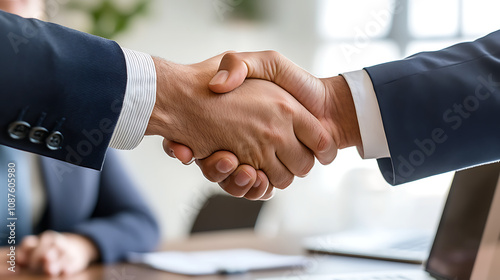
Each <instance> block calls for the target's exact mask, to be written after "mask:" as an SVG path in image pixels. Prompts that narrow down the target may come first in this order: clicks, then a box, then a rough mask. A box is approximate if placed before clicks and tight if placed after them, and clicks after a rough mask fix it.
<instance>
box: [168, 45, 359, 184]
mask: <svg viewBox="0 0 500 280" xmlns="http://www.w3.org/2000/svg"><path fill="white" fill-rule="evenodd" d="M246 78H257V79H264V80H269V81H272V82H274V83H276V84H278V85H280V86H281V87H282V88H284V89H285V90H287V91H288V92H289V93H290V94H292V95H293V96H294V97H295V98H296V99H297V100H298V101H299V102H301V103H302V104H303V105H304V106H305V107H306V108H307V109H308V110H309V111H310V112H311V113H312V114H314V115H315V116H316V117H317V118H318V119H319V120H320V121H321V123H322V125H323V126H324V127H325V128H326V129H327V130H328V132H329V133H330V135H331V136H332V138H333V139H334V140H335V142H336V143H337V145H338V147H339V148H340V149H342V148H345V147H350V146H357V147H358V149H362V143H361V136H360V133H359V127H358V122H357V117H356V111H355V108H354V102H353V100H352V96H351V93H350V89H349V87H348V85H347V83H346V81H345V80H344V78H343V77H341V76H336V77H331V78H327V79H318V78H316V77H314V76H312V75H310V74H309V73H307V72H306V71H304V70H303V69H301V68H299V67H298V66H296V65H295V64H293V63H292V62H291V61H289V60H288V59H286V58H285V57H283V56H282V55H280V54H279V53H276V52H273V51H266V52H257V53H228V54H226V55H225V56H224V57H223V59H222V61H221V64H220V67H219V71H218V73H217V74H216V76H214V78H213V79H212V81H211V82H210V84H209V87H210V89H211V90H213V91H214V92H218V93H225V92H229V91H231V90H233V89H235V88H237V87H238V86H239V85H240V84H241V83H242V82H243V81H244V80H245V79H246ZM165 146H166V147H165V149H170V150H172V151H173V153H174V154H180V155H182V158H179V159H180V160H181V161H183V159H185V158H188V157H189V156H190V154H191V153H190V150H189V148H187V147H185V146H183V145H179V144H177V143H173V142H168V143H165ZM229 157H230V153H228V152H219V153H217V154H214V155H212V156H211V157H209V158H207V159H205V160H202V161H198V162H197V163H198V165H199V166H200V168H201V169H202V171H203V172H204V174H205V176H207V178H209V179H216V180H214V181H217V182H220V184H221V185H224V186H225V188H226V189H232V188H235V187H236V186H234V184H232V183H231V178H232V177H233V176H234V174H233V173H231V172H225V173H224V172H222V170H221V169H220V168H218V167H217V162H218V161H224V160H226V159H227V158H229ZM316 157H317V158H318V160H319V161H320V162H321V163H323V164H325V163H329V162H330V161H329V159H330V158H329V157H328V156H327V157H326V158H325V157H324V156H323V155H322V154H316ZM216 160H217V161H216ZM183 162H185V161H183ZM236 166H237V165H236V164H235V165H234V166H231V167H230V168H229V167H228V168H227V170H234V169H236Z"/></svg>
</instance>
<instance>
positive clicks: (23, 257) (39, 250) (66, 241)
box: [16, 231, 99, 276]
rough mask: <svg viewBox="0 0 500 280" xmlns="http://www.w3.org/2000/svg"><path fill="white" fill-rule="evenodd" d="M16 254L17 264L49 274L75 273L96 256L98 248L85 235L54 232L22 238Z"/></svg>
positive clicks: (33, 270)
mask: <svg viewBox="0 0 500 280" xmlns="http://www.w3.org/2000/svg"><path fill="white" fill-rule="evenodd" d="M16 253H17V264H18V265H20V266H21V267H23V268H25V269H29V270H30V271H32V272H35V273H45V274H47V275H50V276H59V275H72V274H76V273H78V272H80V271H83V270H84V269H86V268H87V267H88V266H89V264H91V263H92V262H94V261H97V260H98V258H99V252H98V249H97V247H96V246H95V244H94V243H93V242H92V241H91V240H89V239H88V238H86V237H84V236H81V235H77V234H72V233H57V232H54V231H46V232H44V233H42V234H40V235H38V236H35V235H30V236H27V237H25V238H24V239H23V240H22V242H21V245H20V246H19V247H17V252H16Z"/></svg>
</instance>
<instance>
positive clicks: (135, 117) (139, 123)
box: [109, 48, 390, 159]
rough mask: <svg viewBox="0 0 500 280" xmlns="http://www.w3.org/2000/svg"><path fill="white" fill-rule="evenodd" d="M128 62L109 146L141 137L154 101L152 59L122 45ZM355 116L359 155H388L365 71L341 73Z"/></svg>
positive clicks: (126, 146)
mask: <svg viewBox="0 0 500 280" xmlns="http://www.w3.org/2000/svg"><path fill="white" fill-rule="evenodd" d="M122 50H123V53H124V55H125V61H126V65H127V86H126V90H125V98H124V100H123V107H122V111H121V112H120V116H119V117H118V122H117V124H116V128H115V131H114V132H113V136H112V137H111V141H110V144H109V146H110V147H112V148H116V149H121V150H131V149H134V148H135V147H137V146H138V145H139V143H140V142H141V141H142V138H143V137H144V132H145V131H146V128H147V126H148V122H149V118H150V117H151V113H152V111H153V107H154V104H155V101H156V70H155V65H154V62H153V58H152V57H151V56H150V55H148V54H145V53H141V52H137V51H132V50H128V49H125V48H122ZM342 76H343V77H344V78H345V79H346V81H347V84H348V85H349V88H350V89H351V93H352V97H353V100H354V106H355V107H356V115H357V117H358V123H359V129H360V132H361V140H362V141H363V150H364V154H362V155H361V157H362V158H365V159H368V158H384V157H390V153H389V147H388V145H387V139H386V136H385V131H384V125H383V123H382V117H381V114H380V110H379V106H378V102H377V97H376V95H375V90H374V89H373V84H372V81H371V79H370V77H369V76H368V73H366V71H365V70H359V71H354V72H349V73H344V74H342Z"/></svg>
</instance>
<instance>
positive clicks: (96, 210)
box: [0, 0, 159, 276]
mask: <svg viewBox="0 0 500 280" xmlns="http://www.w3.org/2000/svg"><path fill="white" fill-rule="evenodd" d="M0 9H1V10H5V11H8V12H12V13H18V14H20V15H22V16H26V17H34V16H39V15H41V14H42V13H41V12H42V11H43V10H42V9H43V1H42V0H13V1H11V0H0ZM0 165H1V166H11V167H12V171H14V170H15V171H14V173H13V174H14V175H15V179H16V181H15V182H16V187H15V189H16V191H15V192H12V193H10V194H11V195H15V200H12V201H13V202H14V204H15V206H14V205H8V199H7V197H8V194H9V193H8V192H7V190H8V189H7V188H6V187H2V188H1V197H2V199H1V200H0V218H1V219H2V221H5V222H6V223H7V225H9V222H8V221H11V220H8V218H9V217H10V218H12V217H15V218H17V220H16V223H15V226H10V227H8V226H5V225H4V226H2V227H0V264H1V265H0V275H2V274H15V273H12V272H13V270H15V271H16V272H17V271H19V270H30V271H32V272H42V273H46V274H48V275H51V276H57V275H71V274H75V273H77V272H79V271H82V270H84V269H85V268H86V267H87V266H89V265H90V264H91V263H93V262H103V263H112V262H117V261H121V260H123V259H124V257H125V255H126V254H127V253H128V252H147V251H150V250H153V249H155V247H156V245H157V243H158V240H159V229H158V224H157V222H156V220H155V217H154V216H153V214H152V212H151V210H150V209H149V207H148V205H147V203H146V202H145V201H144V200H143V198H142V197H141V195H140V193H139V192H138V190H137V189H136V187H135V185H134V184H133V183H132V182H131V180H130V178H129V177H128V176H127V175H126V170H125V169H124V168H123V166H122V165H121V163H120V160H119V158H118V155H117V152H115V151H111V150H110V151H108V153H107V157H106V161H105V163H104V166H103V168H102V172H98V171H96V170H91V169H87V168H82V167H78V166H75V165H71V164H69V163H64V162H61V161H58V160H54V159H50V158H45V157H41V156H37V155H34V154H30V153H26V152H22V151H19V150H15V149H12V148H9V147H6V146H0ZM0 178H1V179H2V181H3V182H7V180H8V178H7V175H6V174H3V175H1V176H0ZM9 178H10V177H9ZM10 197H14V196H9V198H10ZM10 206H14V207H10ZM9 208H13V209H15V210H14V212H13V213H15V215H14V216H12V215H11V213H10V211H9V210H8V209H9ZM11 246H15V249H14V250H12V249H13V248H12V247H11ZM12 260H14V262H11V261H12ZM12 265H14V267H13V268H12ZM9 268H11V270H10V271H9Z"/></svg>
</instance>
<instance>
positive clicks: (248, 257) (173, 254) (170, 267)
mask: <svg viewBox="0 0 500 280" xmlns="http://www.w3.org/2000/svg"><path fill="white" fill-rule="evenodd" d="M128 260H129V262H131V263H138V264H145V265H148V266H151V267H153V268H155V269H159V270H164V271H168V272H173V273H178V274H185V275H209V274H233V273H244V272H247V271H251V270H265V269H275V268H288V267H297V266H305V265H306V264H307V262H308V258H307V257H304V256H288V255H277V254H271V253H268V252H263V251H257V250H252V249H231V250H218V251H198V252H178V251H168V252H157V253H144V254H141V253H132V254H130V255H129V257H128Z"/></svg>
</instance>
